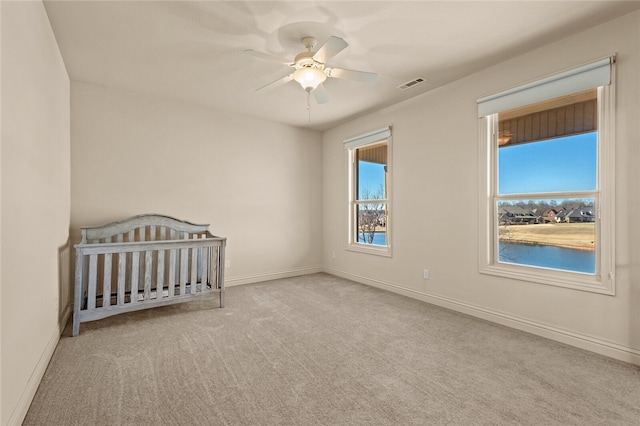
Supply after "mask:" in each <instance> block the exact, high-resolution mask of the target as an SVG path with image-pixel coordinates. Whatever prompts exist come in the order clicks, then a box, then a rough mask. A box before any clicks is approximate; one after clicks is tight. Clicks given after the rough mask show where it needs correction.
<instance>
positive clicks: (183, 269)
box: [180, 232, 189, 296]
mask: <svg viewBox="0 0 640 426" xmlns="http://www.w3.org/2000/svg"><path fill="white" fill-rule="evenodd" d="M183 237H184V239H185V240H188V239H189V234H188V233H187V232H185V233H183ZM188 257H189V249H188V248H187V249H182V250H180V296H184V295H185V294H186V288H187V277H188V275H187V274H188V270H187V267H188V265H187V262H188Z"/></svg>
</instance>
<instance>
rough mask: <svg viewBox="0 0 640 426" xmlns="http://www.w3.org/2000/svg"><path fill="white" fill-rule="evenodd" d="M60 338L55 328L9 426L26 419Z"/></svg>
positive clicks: (19, 423) (11, 416)
mask: <svg viewBox="0 0 640 426" xmlns="http://www.w3.org/2000/svg"><path fill="white" fill-rule="evenodd" d="M59 340H60V333H59V331H58V329H55V330H54V331H53V334H52V335H51V338H50V339H49V342H48V343H47V346H46V347H45V348H44V351H43V352H42V355H40V359H39V360H38V363H37V364H36V366H35V368H34V369H33V372H32V373H31V377H29V381H28V382H27V384H26V386H25V387H24V389H23V390H22V394H21V395H20V398H19V399H18V403H17V404H16V406H15V408H14V410H13V412H12V413H11V415H10V416H9V420H8V421H7V426H13V425H16V426H18V425H21V424H22V422H23V421H24V418H25V416H26V415H27V411H29V406H31V401H33V397H34V396H35V395H36V391H37V390H38V386H40V381H41V380H42V377H43V376H44V373H45V371H46V370H47V366H48V365H49V361H51V357H52V356H53V352H54V351H55V350H56V346H57V345H58V341H59Z"/></svg>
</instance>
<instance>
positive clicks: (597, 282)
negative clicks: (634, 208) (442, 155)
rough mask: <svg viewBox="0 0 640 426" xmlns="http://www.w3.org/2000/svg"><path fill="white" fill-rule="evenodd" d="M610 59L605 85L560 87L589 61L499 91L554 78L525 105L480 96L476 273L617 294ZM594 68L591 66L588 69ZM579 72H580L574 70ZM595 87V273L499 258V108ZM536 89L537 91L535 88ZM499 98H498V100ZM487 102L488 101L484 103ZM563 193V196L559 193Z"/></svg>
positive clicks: (515, 106) (505, 108)
mask: <svg viewBox="0 0 640 426" xmlns="http://www.w3.org/2000/svg"><path fill="white" fill-rule="evenodd" d="M606 60H610V65H609V68H610V75H609V76H608V81H609V83H608V84H603V85H598V86H593V85H592V86H591V87H582V86H581V85H577V86H576V85H575V84H574V85H573V86H572V85H571V84H569V85H563V84H562V79H564V78H565V77H566V76H571V75H572V73H573V74H574V75H575V74H576V71H579V70H581V69H587V70H588V69H589V65H593V64H597V63H600V64H602V61H599V62H596V63H592V64H588V65H587V66H583V67H578V68H576V69H574V70H570V71H568V72H565V73H560V74H556V75H554V76H551V77H548V78H546V79H542V80H539V81H538V82H534V83H529V84H527V85H523V86H520V87H519V88H515V89H511V90H509V91H505V92H502V94H505V93H506V94H509V93H518V91H522V90H528V89H529V88H539V87H540V85H541V84H542V85H544V84H545V82H549V81H551V82H554V85H555V87H547V89H549V90H548V93H547V94H546V95H544V97H543V98H542V99H539V98H538V99H535V98H534V99H533V100H531V98H530V99H528V100H525V101H523V102H524V103H520V104H519V105H518V104H517V103H509V102H508V101H507V102H506V103H504V102H502V104H501V105H493V106H491V105H489V108H484V109H483V108H482V105H481V104H482V103H483V101H484V100H487V99H489V102H492V101H493V100H494V99H496V98H497V97H499V96H500V95H501V94H498V95H494V96H491V97H487V98H483V99H480V100H478V103H479V108H478V110H479V112H478V116H479V118H480V120H479V129H480V130H479V132H480V155H479V158H480V167H479V171H480V176H479V183H480V188H479V215H478V218H479V228H478V229H479V231H480V235H479V238H478V242H479V271H480V273H483V274H489V275H495V276H500V277H505V278H512V279H517V280H524V281H530V282H536V283H540V284H545V285H553V286H558V287H565V288H571V289H576V290H583V291H589V292H594V293H601V294H606V295H615V273H614V271H615V258H614V256H615V198H614V194H615V151H614V145H615V134H614V128H615V85H614V76H615V66H614V64H615V56H611V57H608V58H605V59H604V61H606ZM593 68H595V67H593V66H592V68H591V69H593ZM578 74H579V72H578ZM593 87H598V148H597V149H598V151H597V155H598V161H597V167H598V169H597V188H596V191H593V193H590V194H589V196H593V195H595V200H596V201H595V203H596V205H595V210H596V215H597V216H596V241H597V246H596V261H595V262H596V265H595V266H596V271H595V274H586V273H580V272H572V271H563V270H557V269H550V268H543V267H534V266H527V265H521V264H512V263H502V262H498V219H497V212H496V204H497V203H496V200H497V153H498V141H497V140H498V128H497V126H498V120H497V113H498V112H499V111H504V110H508V109H511V108H517V107H519V106H524V105H528V104H532V103H536V102H540V101H542V100H546V99H551V98H554V97H559V96H563V95H567V94H570V93H575V92H578V91H580V90H586V89H589V88H593ZM531 92H532V93H538V94H539V92H540V90H533V91H531ZM500 103H501V101H499V102H498V104H500ZM485 106H486V105H485ZM540 196H544V197H546V198H553V196H554V194H532V195H531V196H530V197H528V198H540ZM562 196H564V194H563V195H562Z"/></svg>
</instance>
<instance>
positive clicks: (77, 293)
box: [71, 249, 84, 337]
mask: <svg viewBox="0 0 640 426" xmlns="http://www.w3.org/2000/svg"><path fill="white" fill-rule="evenodd" d="M76 250H77V255H76V280H75V289H74V299H73V331H72V332H71V335H72V336H73V337H76V336H77V335H78V334H79V333H80V309H81V308H82V294H83V292H84V289H83V288H82V287H83V285H82V280H83V277H84V255H83V254H82V253H81V252H80V251H79V250H78V249H76Z"/></svg>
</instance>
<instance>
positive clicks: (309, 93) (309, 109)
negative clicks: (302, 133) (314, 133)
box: [307, 90, 311, 124]
mask: <svg viewBox="0 0 640 426" xmlns="http://www.w3.org/2000/svg"><path fill="white" fill-rule="evenodd" d="M310 96H311V91H310V90H307V113H308V114H309V124H311V102H310V101H309V97H310Z"/></svg>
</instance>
